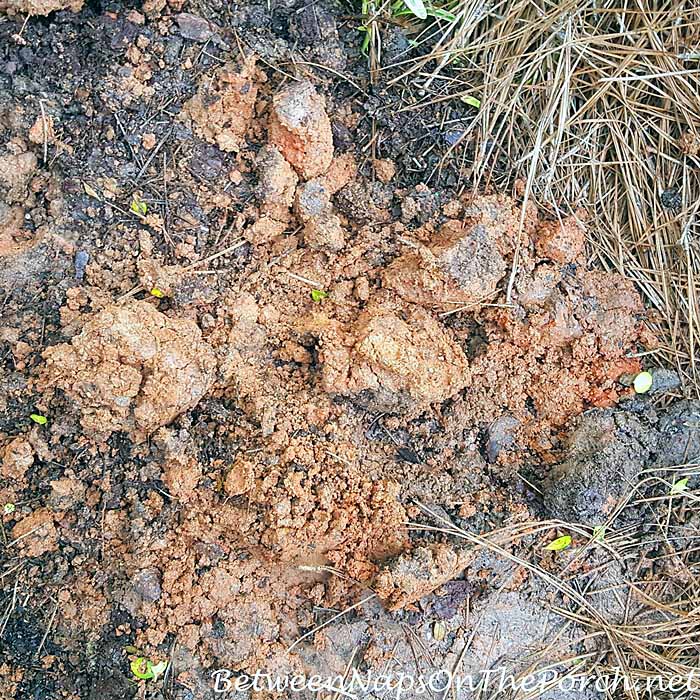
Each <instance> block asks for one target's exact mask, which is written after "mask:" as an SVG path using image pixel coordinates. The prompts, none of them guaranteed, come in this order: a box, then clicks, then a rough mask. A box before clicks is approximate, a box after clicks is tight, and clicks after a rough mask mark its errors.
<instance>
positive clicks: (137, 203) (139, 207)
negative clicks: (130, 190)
mask: <svg viewBox="0 0 700 700" xmlns="http://www.w3.org/2000/svg"><path fill="white" fill-rule="evenodd" d="M130 209H131V211H133V212H134V214H137V215H138V216H146V214H147V213H148V205H147V204H146V202H144V201H143V200H142V199H141V197H139V196H138V195H137V194H135V195H134V198H133V199H132V200H131V207H130Z"/></svg>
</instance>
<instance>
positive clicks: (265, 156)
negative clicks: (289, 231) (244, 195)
mask: <svg viewBox="0 0 700 700" xmlns="http://www.w3.org/2000/svg"><path fill="white" fill-rule="evenodd" d="M257 168H258V181H259V184H258V197H259V198H260V200H261V206H260V211H261V212H262V213H263V214H266V215H269V216H271V217H272V218H273V219H277V220H278V221H287V220H288V219H289V210H290V208H291V207H292V204H293V203H294V192H295V190H296V186H297V182H298V181H299V178H298V177H297V174H296V173H295V172H294V169H293V168H292V166H291V165H290V164H289V163H288V162H287V161H286V160H285V159H284V157H283V156H282V154H281V153H280V152H279V150H278V149H277V148H275V147H274V146H269V145H268V146H263V147H262V148H261V149H260V152H259V153H258V158H257Z"/></svg>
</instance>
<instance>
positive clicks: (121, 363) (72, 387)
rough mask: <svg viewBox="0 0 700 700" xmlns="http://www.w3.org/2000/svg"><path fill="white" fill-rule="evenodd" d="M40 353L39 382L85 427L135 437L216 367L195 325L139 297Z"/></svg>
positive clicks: (196, 393) (163, 418) (194, 392)
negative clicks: (60, 396)
mask: <svg viewBox="0 0 700 700" xmlns="http://www.w3.org/2000/svg"><path fill="white" fill-rule="evenodd" d="M44 359H45V362H46V366H45V369H44V373H43V375H42V381H43V384H44V386H45V387H47V388H50V389H61V390H62V391H64V392H65V393H66V395H67V396H68V398H69V399H71V400H72V401H73V402H75V404H76V405H77V407H78V409H79V411H80V413H81V423H82V425H83V428H84V429H85V430H86V431H88V432H90V433H92V434H93V435H96V436H106V435H109V434H110V433H112V432H114V431H116V430H124V431H126V432H128V433H130V435H131V436H132V438H133V439H134V440H136V441H142V440H144V439H145V438H146V437H147V436H148V435H149V434H150V433H151V432H153V431H154V430H156V429H157V428H159V427H160V426H163V425H167V424H168V423H170V422H171V421H172V420H174V419H175V418H176V417H177V416H178V415H180V414H181V413H183V412H185V411H187V410H189V409H191V408H193V407H194V406H195V405H196V404H197V403H198V402H199V400H200V399H201V398H202V396H204V394H205V393H206V392H207V390H208V389H209V387H210V386H211V385H212V383H213V382H214V377H215V370H216V359H215V356H214V353H213V351H212V349H211V348H210V347H209V345H208V344H207V343H205V342H204V341H203V340H202V335H201V331H200V330H199V328H198V327H197V325H196V324H195V323H193V322H192V321H189V320H184V319H182V320H181V319H171V318H168V317H167V316H165V315H164V314H162V313H160V312H159V311H157V310H156V309H155V307H154V306H153V305H152V304H149V303H148V302H145V301H131V302H129V303H128V304H125V305H124V306H119V305H116V304H114V305H112V306H108V307H107V308H105V309H104V310H103V311H101V312H99V313H98V314H96V315H95V316H94V317H93V318H92V319H91V320H89V321H88V322H87V323H86V324H85V326H84V328H83V331H82V332H81V333H80V334H79V335H77V336H76V337H75V338H73V340H72V341H71V342H70V343H66V344H62V345H56V346H54V347H51V348H49V349H48V350H46V351H45V352H44Z"/></svg>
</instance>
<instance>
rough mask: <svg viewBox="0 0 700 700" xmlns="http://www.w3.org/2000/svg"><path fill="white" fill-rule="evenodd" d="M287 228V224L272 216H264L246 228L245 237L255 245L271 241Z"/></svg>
mask: <svg viewBox="0 0 700 700" xmlns="http://www.w3.org/2000/svg"><path fill="white" fill-rule="evenodd" d="M286 230H287V224H285V223H284V221H279V220H277V219H274V218H272V217H271V216H262V217H261V218H259V219H258V220H257V221H256V222H255V223H254V224H253V225H252V226H249V227H248V228H247V229H246V230H245V233H244V235H245V237H246V238H247V239H248V240H249V241H250V242H251V243H253V244H254V245H264V244H265V243H270V242H271V241H273V240H274V239H275V238H277V237H278V236H281V235H282V234H283V233H284V232H285V231H286Z"/></svg>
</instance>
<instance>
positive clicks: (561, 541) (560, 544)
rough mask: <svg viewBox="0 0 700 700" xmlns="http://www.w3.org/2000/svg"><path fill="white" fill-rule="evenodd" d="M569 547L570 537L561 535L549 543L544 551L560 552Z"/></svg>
mask: <svg viewBox="0 0 700 700" xmlns="http://www.w3.org/2000/svg"><path fill="white" fill-rule="evenodd" d="M570 546H571V535H562V536H561V537H557V539H556V540H554V541H553V542H550V543H549V544H548V545H547V546H546V547H545V549H546V550H548V551H550V552H561V551H562V550H564V549H567V548H568V547H570Z"/></svg>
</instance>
